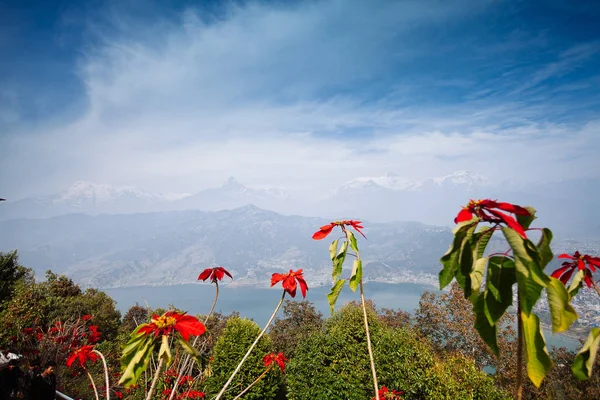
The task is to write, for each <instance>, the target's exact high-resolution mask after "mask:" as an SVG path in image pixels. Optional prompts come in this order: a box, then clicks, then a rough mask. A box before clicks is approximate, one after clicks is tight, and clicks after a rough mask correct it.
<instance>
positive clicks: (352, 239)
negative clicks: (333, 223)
mask: <svg viewBox="0 0 600 400" xmlns="http://www.w3.org/2000/svg"><path fill="white" fill-rule="evenodd" d="M346 237H347V238H348V241H349V242H350V248H351V249H352V250H354V251H355V252H357V253H358V243H357V242H356V236H354V233H352V232H350V231H349V230H346Z"/></svg>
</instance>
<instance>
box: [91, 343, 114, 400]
mask: <svg viewBox="0 0 600 400" xmlns="http://www.w3.org/2000/svg"><path fill="white" fill-rule="evenodd" d="M93 352H94V353H96V354H98V355H99V356H100V358H101V359H102V364H103V365H104V379H106V400H110V381H109V379H108V367H107V366H106V359H105V358H104V355H103V354H102V353H100V352H99V351H98V350H93Z"/></svg>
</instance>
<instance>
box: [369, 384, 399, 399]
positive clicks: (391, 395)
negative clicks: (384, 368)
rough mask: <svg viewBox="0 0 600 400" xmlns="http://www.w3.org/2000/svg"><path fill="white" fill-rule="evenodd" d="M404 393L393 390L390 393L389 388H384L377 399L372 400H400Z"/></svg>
mask: <svg viewBox="0 0 600 400" xmlns="http://www.w3.org/2000/svg"><path fill="white" fill-rule="evenodd" d="M401 394H402V391H400V390H392V391H390V390H389V389H388V388H387V387H385V386H382V387H381V389H379V391H378V392H377V398H375V397H373V399H372V400H389V399H392V400H400V395H401Z"/></svg>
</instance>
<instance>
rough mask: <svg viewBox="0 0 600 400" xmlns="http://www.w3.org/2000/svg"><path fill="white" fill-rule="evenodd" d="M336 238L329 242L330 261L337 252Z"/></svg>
mask: <svg viewBox="0 0 600 400" xmlns="http://www.w3.org/2000/svg"><path fill="white" fill-rule="evenodd" d="M338 242H339V240H338V239H335V240H334V241H333V242H331V245H330V246H329V258H331V261H333V260H334V259H335V254H336V253H337V249H338Z"/></svg>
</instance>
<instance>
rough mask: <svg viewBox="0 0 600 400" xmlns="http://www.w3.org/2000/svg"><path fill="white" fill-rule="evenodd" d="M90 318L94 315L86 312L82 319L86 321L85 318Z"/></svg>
mask: <svg viewBox="0 0 600 400" xmlns="http://www.w3.org/2000/svg"><path fill="white" fill-rule="evenodd" d="M92 318H94V317H93V316H91V315H89V314H86V315H84V316H83V320H84V321H87V320H89V319H92Z"/></svg>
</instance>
